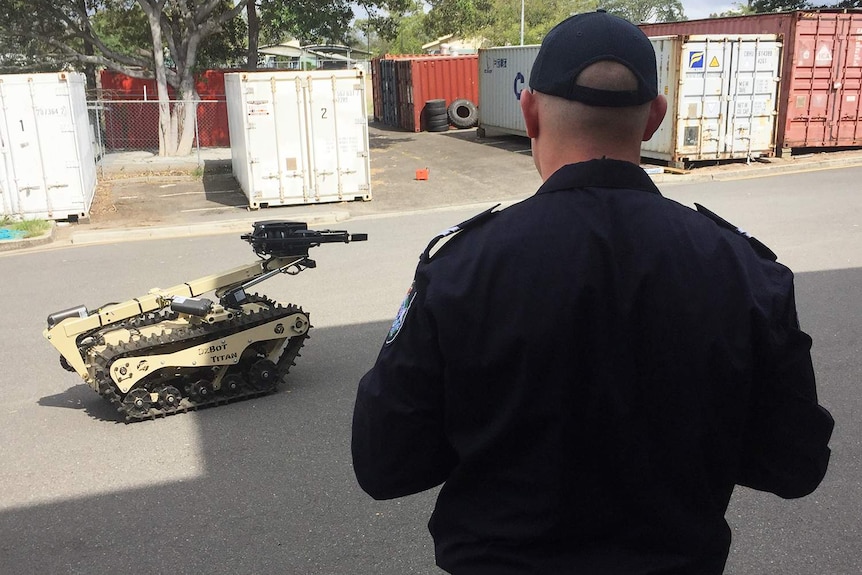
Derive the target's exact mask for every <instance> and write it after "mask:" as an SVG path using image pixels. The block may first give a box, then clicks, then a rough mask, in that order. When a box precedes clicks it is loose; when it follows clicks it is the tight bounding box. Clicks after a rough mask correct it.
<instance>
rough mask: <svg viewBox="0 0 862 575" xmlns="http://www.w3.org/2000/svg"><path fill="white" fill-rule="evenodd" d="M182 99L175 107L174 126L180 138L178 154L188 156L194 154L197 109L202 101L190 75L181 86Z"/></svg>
mask: <svg viewBox="0 0 862 575" xmlns="http://www.w3.org/2000/svg"><path fill="white" fill-rule="evenodd" d="M179 91H180V99H179V101H178V102H176V104H175V105H174V113H173V116H172V118H171V119H172V124H173V125H175V126H176V129H177V134H178V136H179V140H178V142H179V143H178V145H177V150H176V154H177V155H178V156H187V155H189V154H191V153H192V148H193V147H194V145H195V135H196V134H197V121H196V120H197V108H198V101H199V100H200V98H199V96H198V92H197V90H196V89H195V84H194V78H192V77H191V75H189V77H188V78H185V79H184V80H183V81H182V82H181V84H180V90H179ZM175 141H176V140H175Z"/></svg>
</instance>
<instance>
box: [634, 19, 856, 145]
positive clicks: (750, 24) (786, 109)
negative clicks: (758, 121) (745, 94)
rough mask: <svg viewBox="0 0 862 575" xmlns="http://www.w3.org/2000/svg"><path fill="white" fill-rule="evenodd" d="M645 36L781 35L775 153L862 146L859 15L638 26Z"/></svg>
mask: <svg viewBox="0 0 862 575" xmlns="http://www.w3.org/2000/svg"><path fill="white" fill-rule="evenodd" d="M640 28H641V29H642V30H643V31H644V32H645V33H646V34H647V36H671V35H694V34H725V35H727V34H780V35H782V40H783V43H784V46H783V50H784V55H783V57H782V66H781V69H782V71H781V92H780V96H779V102H778V114H779V115H778V118H777V122H776V130H777V133H776V145H777V147H778V150H779V151H784V152H787V151H789V150H790V149H792V148H829V147H845V146H862V104H860V101H862V10H816V11H796V12H782V13H776V14H756V15H751V16H735V17H730V18H710V19H707V20H689V21H686V22H664V23H659V24H641V26H640Z"/></svg>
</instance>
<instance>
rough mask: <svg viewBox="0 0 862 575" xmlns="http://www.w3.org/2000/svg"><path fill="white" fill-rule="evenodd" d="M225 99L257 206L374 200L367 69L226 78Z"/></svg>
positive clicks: (243, 181) (234, 156)
mask: <svg viewBox="0 0 862 575" xmlns="http://www.w3.org/2000/svg"><path fill="white" fill-rule="evenodd" d="M225 96H226V99H227V109H228V126H229V129H230V141H231V165H232V169H233V174H234V177H236V179H237V181H238V182H239V184H240V187H241V188H242V190H243V192H244V193H245V195H246V197H247V198H248V205H249V206H250V207H251V208H255V209H256V208H261V207H267V206H276V205H295V204H309V203H322V202H339V201H351V200H370V199H371V179H370V178H371V169H370V165H369V160H370V159H369V145H368V118H367V111H366V110H367V108H366V100H365V78H364V75H363V73H362V71H360V70H326V71H311V72H242V73H232V74H225Z"/></svg>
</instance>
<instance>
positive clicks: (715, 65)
mask: <svg viewBox="0 0 862 575" xmlns="http://www.w3.org/2000/svg"><path fill="white" fill-rule="evenodd" d="M719 66H721V64H720V63H719V62H718V56H713V57H712V60H710V61H709V67H710V68H718V67H719Z"/></svg>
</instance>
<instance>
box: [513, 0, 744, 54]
mask: <svg viewBox="0 0 862 575" xmlns="http://www.w3.org/2000/svg"><path fill="white" fill-rule="evenodd" d="M748 1H749V3H750V2H751V0H748ZM523 45H524V0H521V46H523Z"/></svg>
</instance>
